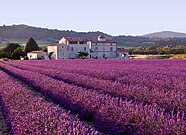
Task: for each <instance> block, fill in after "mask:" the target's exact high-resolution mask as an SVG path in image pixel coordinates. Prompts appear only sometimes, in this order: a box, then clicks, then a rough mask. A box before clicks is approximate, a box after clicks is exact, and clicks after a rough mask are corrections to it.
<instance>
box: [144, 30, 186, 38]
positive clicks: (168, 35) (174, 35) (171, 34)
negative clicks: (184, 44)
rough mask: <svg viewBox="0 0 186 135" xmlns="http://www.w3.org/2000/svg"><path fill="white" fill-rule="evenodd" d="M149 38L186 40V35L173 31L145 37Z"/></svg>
mask: <svg viewBox="0 0 186 135" xmlns="http://www.w3.org/2000/svg"><path fill="white" fill-rule="evenodd" d="M143 37H148V38H186V33H179V32H173V31H162V32H155V33H150V34H146V35H143Z"/></svg>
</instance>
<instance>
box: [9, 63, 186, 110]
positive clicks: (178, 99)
mask: <svg viewBox="0 0 186 135" xmlns="http://www.w3.org/2000/svg"><path fill="white" fill-rule="evenodd" d="M11 65H14V66H16V67H18V68H21V69H25V70H29V71H33V72H38V73H41V74H44V75H47V76H50V77H54V78H57V79H59V80H63V81H65V82H67V83H72V84H75V85H78V86H81V87H85V88H88V89H93V90H96V91H98V92H100V93H105V94H110V95H111V96H115V97H116V96H118V97H122V98H126V99H133V100H135V101H137V102H143V103H148V104H152V103H157V104H158V105H159V106H161V107H162V108H166V109H168V110H169V111H171V110H173V109H175V110H184V111H185V112H186V94H185V93H184V92H183V91H179V90H178V88H174V87H172V88H171V90H167V89H166V88H164V89H163V88H162V87H157V86H156V85H154V86H153V85H151V84H146V85H144V84H143V85H140V84H136V83H137V82H136V81H135V80H134V79H133V80H131V78H132V77H131V78H129V77H128V78H127V77H126V78H127V79H125V80H123V78H121V79H120V81H124V83H120V82H113V81H110V80H102V79H97V78H92V77H88V76H84V75H79V74H75V73H68V72H67V73H66V72H64V71H59V70H54V69H43V68H38V67H32V66H27V65H21V64H19V63H11ZM149 79H150V78H149ZM126 81H127V83H126ZM143 81H144V80H143ZM129 82H130V83H129ZM157 84H160V82H157ZM180 88H182V87H180ZM165 91H166V92H165Z"/></svg>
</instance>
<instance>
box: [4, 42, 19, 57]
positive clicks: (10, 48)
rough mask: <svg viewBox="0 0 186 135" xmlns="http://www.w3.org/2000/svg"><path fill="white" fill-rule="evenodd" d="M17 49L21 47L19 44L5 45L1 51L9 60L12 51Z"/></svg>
mask: <svg viewBox="0 0 186 135" xmlns="http://www.w3.org/2000/svg"><path fill="white" fill-rule="evenodd" d="M18 47H21V46H20V45H19V44H17V43H9V44H7V46H6V47H5V48H4V49H3V51H4V52H5V53H7V57H8V58H10V57H11V54H12V53H13V51H14V50H15V49H16V48H18Z"/></svg>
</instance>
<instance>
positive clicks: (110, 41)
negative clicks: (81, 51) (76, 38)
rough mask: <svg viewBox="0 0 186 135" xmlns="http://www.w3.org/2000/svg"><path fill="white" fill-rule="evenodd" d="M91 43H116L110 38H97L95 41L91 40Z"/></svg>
mask: <svg viewBox="0 0 186 135" xmlns="http://www.w3.org/2000/svg"><path fill="white" fill-rule="evenodd" d="M91 42H92V43H117V42H115V41H112V40H106V41H98V40H96V41H93V40H92V41H91Z"/></svg>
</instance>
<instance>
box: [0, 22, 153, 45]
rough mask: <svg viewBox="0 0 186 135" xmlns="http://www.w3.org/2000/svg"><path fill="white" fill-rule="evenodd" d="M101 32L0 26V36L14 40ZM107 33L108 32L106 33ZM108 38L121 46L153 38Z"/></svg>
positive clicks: (92, 35) (87, 35)
mask: <svg viewBox="0 0 186 135" xmlns="http://www.w3.org/2000/svg"><path fill="white" fill-rule="evenodd" d="M100 33H101V32H100V31H96V32H76V31H72V30H71V31H70V30H66V31H65V30H57V29H54V30H52V29H47V28H40V27H39V28H38V27H33V26H28V25H24V24H22V25H12V26H5V25H4V26H0V38H2V39H6V40H8V41H13V42H18V41H19V42H21V43H23V42H26V41H27V40H28V39H29V38H30V37H33V38H34V39H36V40H39V41H45V42H49V43H55V42H58V40H59V39H60V38H61V37H80V38H85V39H90V40H94V39H97V37H98V36H99V34H100ZM105 34H106V33H105ZM106 36H107V38H108V39H111V40H114V41H116V42H117V43H118V45H120V46H139V45H144V44H149V43H150V44H151V40H150V39H149V38H146V37H134V36H111V35H109V34H106Z"/></svg>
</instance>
